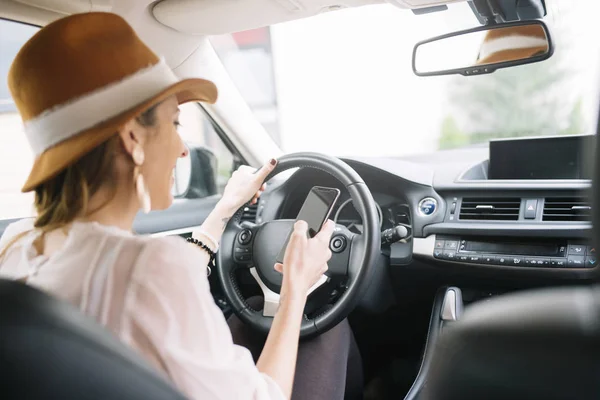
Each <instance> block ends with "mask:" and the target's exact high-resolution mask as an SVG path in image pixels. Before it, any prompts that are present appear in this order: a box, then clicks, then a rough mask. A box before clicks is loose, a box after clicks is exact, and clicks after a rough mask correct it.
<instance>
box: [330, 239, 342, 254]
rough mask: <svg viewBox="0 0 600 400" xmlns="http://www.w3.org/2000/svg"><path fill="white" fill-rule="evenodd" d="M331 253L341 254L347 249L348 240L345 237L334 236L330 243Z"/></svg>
mask: <svg viewBox="0 0 600 400" xmlns="http://www.w3.org/2000/svg"><path fill="white" fill-rule="evenodd" d="M329 247H330V249H331V251H333V252H334V253H341V252H342V251H344V249H345V248H346V238H345V237H343V236H334V237H333V238H332V239H331V242H330V243H329Z"/></svg>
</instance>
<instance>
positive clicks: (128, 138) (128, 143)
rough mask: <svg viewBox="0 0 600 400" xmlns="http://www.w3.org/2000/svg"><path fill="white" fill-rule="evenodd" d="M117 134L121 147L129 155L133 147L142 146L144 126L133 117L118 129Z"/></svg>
mask: <svg viewBox="0 0 600 400" xmlns="http://www.w3.org/2000/svg"><path fill="white" fill-rule="evenodd" d="M118 134H119V136H120V137H121V143H123V148H124V149H125V151H126V152H127V154H129V155H131V154H132V153H133V149H134V148H135V147H136V145H139V146H142V147H143V146H144V139H145V134H146V132H144V127H142V126H141V125H140V124H139V123H137V121H136V120H135V118H132V119H131V120H129V121H127V122H126V123H125V125H123V126H122V127H121V128H120V129H119V131H118Z"/></svg>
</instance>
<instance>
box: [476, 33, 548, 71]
mask: <svg viewBox="0 0 600 400" xmlns="http://www.w3.org/2000/svg"><path fill="white" fill-rule="evenodd" d="M548 51H549V46H548V38H547V37H546V32H545V31H544V28H542V26H541V25H524V26H510V27H499V28H495V29H491V30H489V31H488V33H487V35H486V37H485V39H484V41H483V44H482V45H481V49H480V51H479V57H478V59H477V65H485V64H495V63H500V62H506V61H514V60H523V59H527V58H531V57H534V56H536V55H543V54H546V53H547V52H548Z"/></svg>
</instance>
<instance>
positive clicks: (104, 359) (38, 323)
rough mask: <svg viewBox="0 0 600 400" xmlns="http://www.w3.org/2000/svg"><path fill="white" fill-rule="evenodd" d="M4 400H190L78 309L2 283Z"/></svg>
mask: <svg viewBox="0 0 600 400" xmlns="http://www.w3.org/2000/svg"><path fill="white" fill-rule="evenodd" d="M0 398H5V399H9V398H10V399H27V400H37V399H81V400H100V399H102V400H107V399H111V400H118V399H140V400H142V399H143V400H153V399H157V400H158V399H161V400H164V399H173V400H174V399H177V400H180V399H185V397H184V396H183V395H181V394H180V393H179V392H178V391H177V390H176V389H174V388H173V387H172V386H171V385H170V384H169V383H168V382H167V381H166V380H165V379H164V378H162V377H161V376H160V375H159V374H158V373H156V372H154V371H153V370H152V369H151V368H150V367H149V366H148V365H147V363H146V362H145V361H144V360H143V359H142V358H140V357H139V356H138V355H137V354H135V353H134V352H133V351H132V350H130V349H129V348H128V347H127V346H125V345H124V344H121V342H119V340H118V339H116V338H115V337H114V336H113V335H111V334H110V333H109V332H108V331H106V330H105V329H104V328H102V327H101V326H99V325H98V324H96V323H95V322H94V321H93V320H91V319H89V318H87V317H85V316H84V315H83V314H82V313H80V312H79V310H77V309H76V308H75V307H72V306H70V305H69V304H66V303H64V302H61V301H59V300H56V299H54V298H52V297H50V296H48V295H46V294H44V293H42V292H40V291H39V290H36V289H34V288H31V287H28V286H26V285H24V284H21V283H18V282H13V281H7V280H0Z"/></svg>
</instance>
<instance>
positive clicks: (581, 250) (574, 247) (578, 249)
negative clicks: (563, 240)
mask: <svg viewBox="0 0 600 400" xmlns="http://www.w3.org/2000/svg"><path fill="white" fill-rule="evenodd" d="M586 251H587V246H584V245H582V244H570V245H569V255H570V256H585V253H586Z"/></svg>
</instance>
